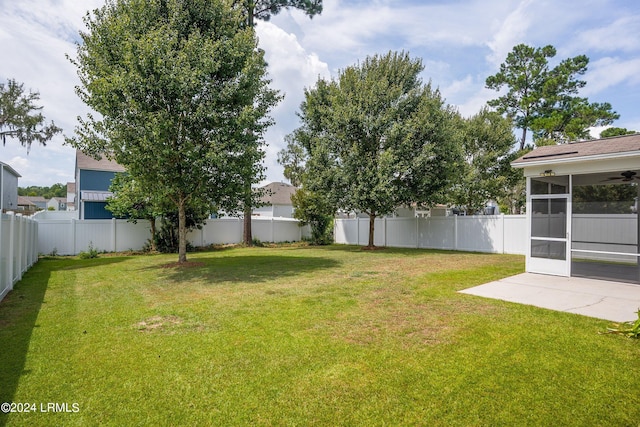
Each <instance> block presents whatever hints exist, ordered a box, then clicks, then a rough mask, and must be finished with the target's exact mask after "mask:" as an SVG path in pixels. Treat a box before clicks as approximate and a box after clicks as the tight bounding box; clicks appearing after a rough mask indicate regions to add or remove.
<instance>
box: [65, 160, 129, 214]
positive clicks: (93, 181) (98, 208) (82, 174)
mask: <svg viewBox="0 0 640 427" xmlns="http://www.w3.org/2000/svg"><path fill="white" fill-rule="evenodd" d="M124 171H125V169H124V167H122V166H120V165H119V164H118V163H116V162H114V161H112V160H108V159H106V158H104V157H103V158H102V159H100V160H96V159H94V158H93V157H90V156H87V155H86V154H84V153H83V152H82V151H80V150H76V192H75V194H76V195H75V206H76V209H77V210H78V218H79V219H111V218H113V215H112V214H111V211H108V210H107V209H106V206H107V198H108V197H109V196H111V194H112V193H111V192H110V191H109V186H110V185H111V180H112V179H113V178H114V177H115V176H116V173H119V172H124Z"/></svg>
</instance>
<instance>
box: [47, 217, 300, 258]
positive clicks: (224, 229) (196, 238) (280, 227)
mask: <svg viewBox="0 0 640 427" xmlns="http://www.w3.org/2000/svg"><path fill="white" fill-rule="evenodd" d="M44 218H46V217H44V216H43V217H41V218H39V219H37V221H38V235H39V243H38V251H39V252H40V253H42V254H52V253H55V254H58V255H77V254H78V253H80V252H82V251H87V250H88V249H89V245H91V246H92V247H93V248H94V249H96V250H98V251H101V252H102V251H106V252H120V251H127V250H140V249H142V247H143V246H144V245H145V243H146V242H147V240H148V239H149V238H150V237H151V233H150V225H149V221H145V220H139V221H138V222H137V224H134V223H131V222H127V221H126V220H119V219H118V220H117V219H105V220H77V219H75V218H72V219H44ZM251 222H252V234H253V238H254V239H258V240H260V241H262V242H294V241H299V240H302V238H303V237H308V236H309V234H310V233H309V229H308V227H300V226H299V225H298V224H299V222H298V221H297V220H295V219H288V218H253V219H252V220H251ZM242 229H243V224H242V220H241V219H237V218H221V219H209V220H207V221H206V223H205V225H204V226H203V228H202V229H201V230H193V231H191V232H190V233H189V234H188V235H187V238H188V239H189V242H190V243H191V244H192V245H193V246H196V247H198V246H208V245H213V244H225V243H240V242H241V241H242Z"/></svg>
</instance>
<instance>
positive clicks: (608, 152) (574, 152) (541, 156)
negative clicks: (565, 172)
mask: <svg viewBox="0 0 640 427" xmlns="http://www.w3.org/2000/svg"><path fill="white" fill-rule="evenodd" d="M626 156H640V133H636V134H632V135H623V136H614V137H611V138H602V139H593V140H588V141H580V142H572V143H569V144H561V145H548V146H543V147H538V148H536V149H534V150H533V151H531V152H529V153H527V154H525V155H524V156H522V157H520V158H519V159H517V160H514V161H513V162H512V163H511V165H512V166H514V167H525V166H528V165H534V164H543V163H549V164H551V163H560V162H565V161H574V160H588V159H597V158H618V157H626Z"/></svg>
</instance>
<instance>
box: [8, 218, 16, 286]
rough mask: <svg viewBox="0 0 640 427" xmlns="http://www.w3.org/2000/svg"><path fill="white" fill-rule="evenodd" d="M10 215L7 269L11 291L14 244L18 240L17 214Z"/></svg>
mask: <svg viewBox="0 0 640 427" xmlns="http://www.w3.org/2000/svg"><path fill="white" fill-rule="evenodd" d="M8 213H9V257H8V261H9V268H7V279H8V280H9V282H8V283H9V289H13V258H14V256H15V255H14V252H13V251H14V247H13V245H14V242H15V240H16V214H15V212H8Z"/></svg>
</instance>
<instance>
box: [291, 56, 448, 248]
mask: <svg viewBox="0 0 640 427" xmlns="http://www.w3.org/2000/svg"><path fill="white" fill-rule="evenodd" d="M422 70H423V66H422V62H421V61H420V60H419V59H412V58H410V57H409V55H408V54H407V53H405V52H400V53H398V52H389V53H387V54H385V55H375V56H372V57H367V58H366V59H365V60H364V61H363V62H362V63H358V64H356V65H353V66H350V67H347V68H346V69H344V70H342V71H341V72H340V74H339V76H338V77H337V78H336V79H334V80H331V81H327V80H324V79H320V80H318V82H317V84H316V86H315V87H314V88H312V89H308V90H306V91H305V100H304V101H303V103H302V105H301V112H300V117H301V119H302V126H301V127H300V128H299V129H297V130H296V131H295V132H294V137H295V139H296V140H297V142H298V143H299V144H301V145H302V146H303V147H304V148H305V150H306V152H307V154H308V161H307V163H306V173H305V175H304V176H305V179H304V184H303V185H304V187H305V189H307V190H310V191H312V192H317V193H319V194H320V195H322V196H324V197H326V198H327V200H328V202H329V204H330V205H331V206H334V207H337V208H341V209H344V210H347V211H359V212H364V213H366V214H367V215H369V218H370V228H369V246H373V233H374V227H375V225H374V224H375V218H376V217H377V216H379V215H385V214H389V213H392V212H393V211H394V210H395V209H396V208H397V207H399V206H401V205H408V204H411V203H430V202H434V201H435V200H436V199H437V197H438V196H441V195H442V192H443V190H444V189H445V187H446V186H447V185H448V182H449V179H450V177H451V176H452V174H453V172H454V170H455V168H456V166H457V165H458V163H459V160H460V156H459V154H460V151H459V146H458V139H457V134H456V131H455V129H454V128H455V126H454V124H453V117H454V116H455V115H456V113H455V112H454V111H453V110H452V109H451V108H450V107H448V106H446V105H445V103H444V101H443V100H442V98H441V96H440V93H439V91H438V90H433V89H432V88H431V85H430V84H424V83H423V82H422V80H421V79H420V77H419V75H420V73H421V71H422Z"/></svg>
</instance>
